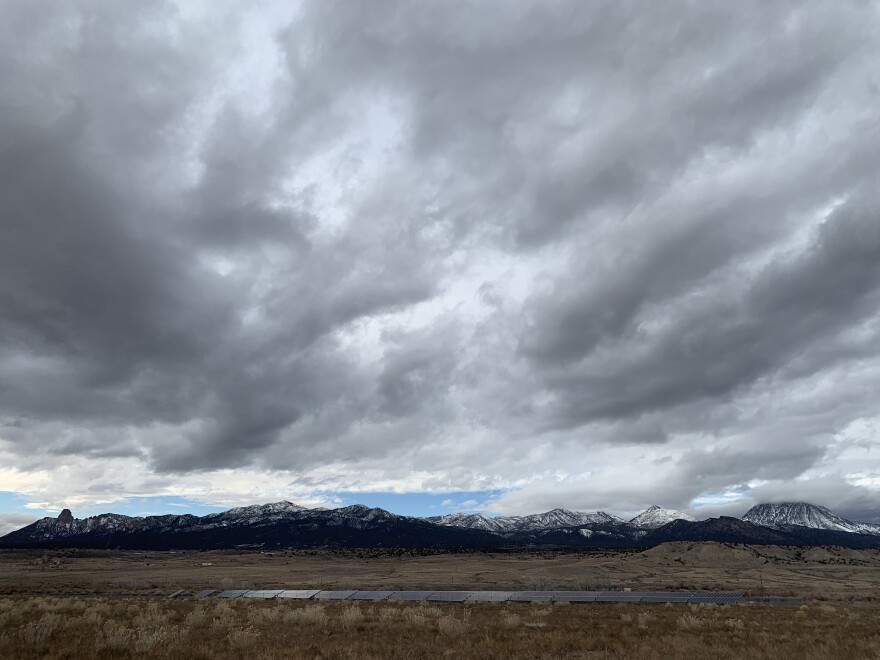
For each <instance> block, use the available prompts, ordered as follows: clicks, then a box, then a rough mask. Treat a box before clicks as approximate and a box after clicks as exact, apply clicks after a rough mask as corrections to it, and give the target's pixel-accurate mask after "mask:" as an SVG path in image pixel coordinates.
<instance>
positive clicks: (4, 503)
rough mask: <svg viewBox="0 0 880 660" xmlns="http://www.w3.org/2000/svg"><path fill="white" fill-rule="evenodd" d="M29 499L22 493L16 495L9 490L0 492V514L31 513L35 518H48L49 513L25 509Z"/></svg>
mask: <svg viewBox="0 0 880 660" xmlns="http://www.w3.org/2000/svg"><path fill="white" fill-rule="evenodd" d="M30 499H31V498H29V497H28V496H27V495H25V494H24V493H16V492H14V491H10V490H0V513H13V512H14V513H31V514H33V515H35V516H48V515H50V514H49V513H47V512H45V511H43V510H42V509H29V508H27V504H28V502H30Z"/></svg>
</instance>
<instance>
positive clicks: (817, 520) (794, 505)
mask: <svg viewBox="0 0 880 660" xmlns="http://www.w3.org/2000/svg"><path fill="white" fill-rule="evenodd" d="M742 519H743V520H745V521H746V522H750V523H754V524H756V525H763V526H764V527H772V528H774V529H780V528H781V527H783V526H785V525H798V526H800V527H809V528H811V529H827V530H831V531H835V532H851V533H855V534H877V535H880V525H876V524H872V523H862V522H854V521H852V520H847V519H846V518H844V517H842V516H839V515H837V514H836V513H834V512H833V511H830V510H829V509H827V508H825V507H824V506H818V505H816V504H809V503H807V502H779V503H769V504H756V505H755V506H753V507H752V508H751V509H749V510H748V511H747V512H746V514H745V515H744V516H743V517H742Z"/></svg>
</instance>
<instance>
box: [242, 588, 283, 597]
mask: <svg viewBox="0 0 880 660" xmlns="http://www.w3.org/2000/svg"><path fill="white" fill-rule="evenodd" d="M282 591H284V590H283V589H262V590H256V591H248V592H247V593H246V594H244V597H245V598H277V597H278V595H279V594H280V593H281V592H282Z"/></svg>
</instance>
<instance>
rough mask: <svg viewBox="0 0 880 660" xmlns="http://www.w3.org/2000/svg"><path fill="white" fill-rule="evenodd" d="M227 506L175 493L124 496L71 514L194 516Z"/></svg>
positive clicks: (82, 515) (215, 511)
mask: <svg viewBox="0 0 880 660" xmlns="http://www.w3.org/2000/svg"><path fill="white" fill-rule="evenodd" d="M229 508H230V507H228V506H223V505H215V504H207V503H205V502H201V501H199V500H194V499H191V498H188V497H180V496H177V495H154V496H143V497H126V498H125V499H123V500H119V501H117V502H113V503H110V504H98V505H94V506H87V507H83V508H81V509H79V510H77V511H74V512H73V514H74V515H75V516H76V517H77V518H82V517H85V516H94V515H97V514H99V513H108V512H112V513H121V514H123V515H126V516H162V515H165V514H169V513H173V514H176V515H180V514H184V513H190V514H192V515H194V516H204V515H205V514H208V513H217V512H219V511H226V510H227V509H229Z"/></svg>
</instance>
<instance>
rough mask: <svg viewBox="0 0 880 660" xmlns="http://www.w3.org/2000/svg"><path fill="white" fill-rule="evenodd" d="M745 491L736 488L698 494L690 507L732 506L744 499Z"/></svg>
mask: <svg viewBox="0 0 880 660" xmlns="http://www.w3.org/2000/svg"><path fill="white" fill-rule="evenodd" d="M745 494H746V491H745V490H741V489H738V488H729V489H727V490H722V491H718V492H715V493H700V494H699V495H697V496H696V497H695V498H694V499H692V500H691V506H692V507H694V508H695V509H699V508H700V507H704V506H723V505H725V504H733V503H734V502H738V501H739V500H741V499H743V497H745Z"/></svg>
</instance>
